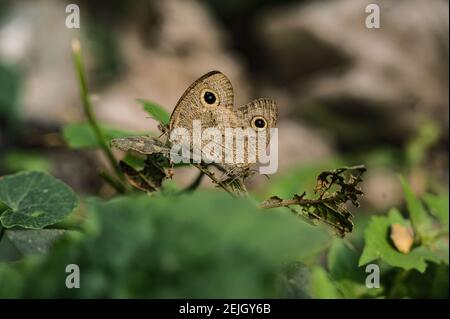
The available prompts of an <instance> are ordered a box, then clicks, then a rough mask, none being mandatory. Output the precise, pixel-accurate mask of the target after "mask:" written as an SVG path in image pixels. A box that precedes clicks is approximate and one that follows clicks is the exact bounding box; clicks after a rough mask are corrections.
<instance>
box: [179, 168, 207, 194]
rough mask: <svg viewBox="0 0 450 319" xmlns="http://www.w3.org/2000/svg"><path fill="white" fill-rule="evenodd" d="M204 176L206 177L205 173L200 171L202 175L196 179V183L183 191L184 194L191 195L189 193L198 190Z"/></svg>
mask: <svg viewBox="0 0 450 319" xmlns="http://www.w3.org/2000/svg"><path fill="white" fill-rule="evenodd" d="M204 176H205V173H203V172H202V171H200V173H199V174H198V175H197V177H196V178H195V179H194V181H193V182H192V183H191V184H190V185H189V186H188V187H186V188H185V189H184V190H183V193H189V192H192V191H194V190H196V189H197V188H198V187H199V186H200V184H201V183H202V180H203V177H204Z"/></svg>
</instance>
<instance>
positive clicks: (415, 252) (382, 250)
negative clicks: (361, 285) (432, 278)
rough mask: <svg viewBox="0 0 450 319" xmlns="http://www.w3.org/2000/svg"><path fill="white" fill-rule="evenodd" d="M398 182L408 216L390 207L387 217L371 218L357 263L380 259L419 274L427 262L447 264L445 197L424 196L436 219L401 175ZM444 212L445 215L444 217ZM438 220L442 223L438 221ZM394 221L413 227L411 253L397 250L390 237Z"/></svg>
mask: <svg viewBox="0 0 450 319" xmlns="http://www.w3.org/2000/svg"><path fill="white" fill-rule="evenodd" d="M401 184H402V186H403V191H404V195H405V199H406V204H407V209H408V213H409V217H410V219H409V220H407V219H405V218H403V217H402V215H401V214H400V212H399V211H398V210H397V209H395V208H392V209H391V210H390V212H389V214H388V215H387V216H374V217H372V219H371V221H370V223H369V225H368V226H367V228H366V231H365V241H366V244H365V247H364V251H363V253H362V255H361V258H360V260H359V264H360V265H364V264H367V263H369V262H371V261H373V260H376V259H380V260H382V261H384V262H386V263H387V264H389V265H391V266H394V267H399V268H402V269H405V270H410V269H416V270H417V271H419V272H421V273H423V272H425V270H426V269H427V265H429V263H430V262H431V263H436V264H441V263H444V264H446V265H447V267H448V197H446V196H444V197H442V198H440V197H436V196H433V195H426V196H425V201H426V202H427V204H428V206H429V207H430V210H431V212H433V213H434V214H435V216H437V217H438V219H439V220H435V219H433V218H432V217H431V215H430V214H429V213H428V211H427V210H426V209H425V207H424V205H423V204H422V202H421V200H420V199H418V198H417V197H415V195H414V194H413V192H412V191H411V188H410V186H409V185H408V184H407V183H406V181H405V180H404V179H403V178H401ZM445 211H446V212H445ZM444 214H447V217H444ZM438 221H440V222H441V223H437V222H438ZM393 224H400V225H404V226H410V225H411V226H412V227H413V230H414V234H416V236H415V241H414V245H413V248H412V250H411V251H410V252H407V253H402V252H400V251H398V250H397V249H396V248H395V247H394V245H393V243H392V242H391V241H390V240H389V233H390V231H391V227H392V225H393Z"/></svg>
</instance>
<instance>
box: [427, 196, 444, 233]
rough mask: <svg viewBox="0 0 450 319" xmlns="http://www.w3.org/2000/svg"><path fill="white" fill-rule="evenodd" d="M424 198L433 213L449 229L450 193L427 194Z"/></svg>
mask: <svg viewBox="0 0 450 319" xmlns="http://www.w3.org/2000/svg"><path fill="white" fill-rule="evenodd" d="M423 199H424V201H425V203H426V204H427V206H428V207H429V208H430V211H431V213H432V214H433V215H434V216H435V217H436V218H437V219H438V220H439V221H440V222H441V223H442V224H444V226H446V227H447V229H448V215H449V206H448V195H439V196H438V195H433V194H425V195H424V196H423Z"/></svg>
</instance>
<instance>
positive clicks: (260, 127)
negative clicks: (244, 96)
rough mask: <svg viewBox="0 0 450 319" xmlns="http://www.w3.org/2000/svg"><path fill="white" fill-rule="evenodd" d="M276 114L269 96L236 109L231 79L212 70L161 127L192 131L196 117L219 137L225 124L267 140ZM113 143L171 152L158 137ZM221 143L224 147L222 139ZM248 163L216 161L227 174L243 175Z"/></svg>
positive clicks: (141, 150)
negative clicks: (218, 132) (247, 130)
mask: <svg viewBox="0 0 450 319" xmlns="http://www.w3.org/2000/svg"><path fill="white" fill-rule="evenodd" d="M277 118H278V109H277V105H276V103H275V102H274V101H273V100H270V99H256V100H254V101H252V102H250V103H248V104H246V105H244V106H242V107H239V108H237V109H235V108H234V93H233V87H232V86H231V82H230V80H229V79H228V78H227V77H226V76H225V75H224V74H223V73H221V72H219V71H212V72H209V73H207V74H205V75H203V76H202V77H200V78H199V79H197V80H196V81H195V82H194V83H192V84H191V85H190V86H189V87H188V88H187V89H186V91H185V92H184V94H183V95H182V96H181V98H180V99H179V101H178V103H177V104H176V106H175V108H174V110H173V112H172V115H171V117H170V122H169V125H168V127H165V128H163V132H165V133H168V134H167V135H170V133H171V132H173V131H174V130H175V129H178V128H183V129H186V130H187V131H188V132H189V133H190V134H191V135H192V133H193V129H194V126H193V123H194V121H197V123H200V124H201V127H202V129H206V128H215V129H217V130H218V131H220V132H221V134H222V137H223V139H222V141H224V136H225V131H226V129H227V128H232V129H233V128H241V129H247V128H250V129H252V130H254V131H255V132H258V131H264V132H266V134H267V136H266V144H268V143H269V138H270V134H269V133H270V128H274V127H275V125H276V123H277ZM235 142H236V141H235ZM206 143H207V142H203V143H202V145H201V147H202V148H203V147H204V146H205V144H206ZM112 144H113V146H115V147H117V148H119V149H121V150H123V151H129V150H133V151H136V152H138V153H141V154H153V153H156V152H159V153H165V154H166V155H167V154H169V153H170V150H169V147H167V148H164V147H163V146H162V144H161V142H160V141H159V140H156V139H154V138H151V137H144V136H142V137H131V138H122V139H115V140H113V142H112ZM244 144H245V143H244ZM191 146H192V145H191ZM220 146H221V147H223V148H225V145H224V143H222V145H220ZM235 148H236V145H234V144H233V146H232V149H233V150H235ZM244 151H245V152H246V150H244ZM246 154H247V152H246ZM249 167H250V163H249V162H248V160H246V159H244V161H243V162H242V163H235V164H230V163H227V164H221V165H219V169H221V170H222V171H223V172H224V173H225V174H226V176H227V177H230V178H236V177H245V176H246V174H247V173H248V171H249Z"/></svg>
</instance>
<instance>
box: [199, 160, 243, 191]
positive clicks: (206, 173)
mask: <svg viewBox="0 0 450 319" xmlns="http://www.w3.org/2000/svg"><path fill="white" fill-rule="evenodd" d="M192 165H193V166H195V167H197V168H198V169H199V170H200V171H201V172H203V173H204V174H205V175H206V176H208V177H209V178H210V179H211V180H212V181H213V183H214V184H217V185H218V186H219V187H221V188H222V189H223V190H225V191H226V192H227V193H228V194H230V195H231V196H232V197H234V198H235V197H236V195H235V194H234V192H233V190H231V189H230V188H229V187H228V186H227V185H226V184H224V183H222V182H221V181H219V180H218V179H217V178H216V176H215V175H214V172H211V171H210V170H208V168H206V167H205V166H203V165H202V164H197V163H192Z"/></svg>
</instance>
